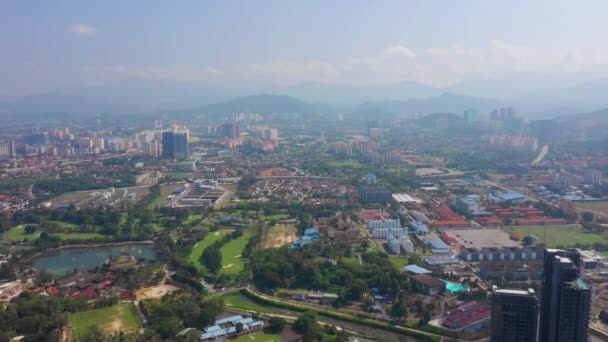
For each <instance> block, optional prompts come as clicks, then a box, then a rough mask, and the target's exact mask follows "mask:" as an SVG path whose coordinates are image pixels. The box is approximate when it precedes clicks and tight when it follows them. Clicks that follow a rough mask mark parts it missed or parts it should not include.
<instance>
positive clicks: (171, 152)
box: [162, 132, 188, 160]
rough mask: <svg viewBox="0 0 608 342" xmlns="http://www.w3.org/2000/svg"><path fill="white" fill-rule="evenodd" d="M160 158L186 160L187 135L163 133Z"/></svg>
mask: <svg viewBox="0 0 608 342" xmlns="http://www.w3.org/2000/svg"><path fill="white" fill-rule="evenodd" d="M162 145H163V152H162V157H163V158H167V159H175V160H184V159H188V135H187V134H186V133H174V132H163V136H162Z"/></svg>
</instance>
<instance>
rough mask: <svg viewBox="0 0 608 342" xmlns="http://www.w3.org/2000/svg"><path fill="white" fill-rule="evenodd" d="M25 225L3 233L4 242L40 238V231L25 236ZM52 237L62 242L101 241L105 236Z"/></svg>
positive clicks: (73, 234) (79, 234)
mask: <svg viewBox="0 0 608 342" xmlns="http://www.w3.org/2000/svg"><path fill="white" fill-rule="evenodd" d="M23 227H25V225H23V224H22V225H19V226H16V227H14V228H13V229H11V230H9V231H8V232H6V233H4V236H3V238H4V240H6V241H23V240H25V241H30V240H35V239H37V238H38V237H39V236H40V233H41V232H40V231H35V232H34V233H33V234H25V230H24V229H23ZM52 235H53V236H57V237H59V238H61V239H62V240H93V239H103V238H104V237H105V236H103V235H101V234H98V233H56V234H52Z"/></svg>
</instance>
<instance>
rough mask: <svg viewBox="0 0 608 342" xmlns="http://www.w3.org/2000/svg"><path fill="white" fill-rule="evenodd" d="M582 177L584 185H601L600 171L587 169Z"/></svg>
mask: <svg viewBox="0 0 608 342" xmlns="http://www.w3.org/2000/svg"><path fill="white" fill-rule="evenodd" d="M583 177H584V179H585V184H591V185H601V184H602V171H599V170H593V169H587V170H585V171H584V174H583Z"/></svg>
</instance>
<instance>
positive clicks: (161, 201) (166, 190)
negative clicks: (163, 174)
mask: <svg viewBox="0 0 608 342" xmlns="http://www.w3.org/2000/svg"><path fill="white" fill-rule="evenodd" d="M183 186H184V184H166V185H161V186H160V196H158V197H157V198H155V199H154V201H152V202H151V203H150V204H149V205H148V209H154V208H155V207H156V206H158V207H164V206H166V205H167V203H168V202H167V201H166V199H167V196H169V195H171V194H172V193H173V191H174V190H175V189H177V188H181V187H183Z"/></svg>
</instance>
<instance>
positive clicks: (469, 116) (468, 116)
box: [463, 109, 477, 126]
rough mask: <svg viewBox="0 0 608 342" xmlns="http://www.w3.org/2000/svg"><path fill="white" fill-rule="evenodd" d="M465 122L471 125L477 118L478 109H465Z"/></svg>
mask: <svg viewBox="0 0 608 342" xmlns="http://www.w3.org/2000/svg"><path fill="white" fill-rule="evenodd" d="M463 117H464V123H465V124H466V125H467V126H469V125H472V124H473V123H474V122H475V120H477V111H476V110H475V109H467V110H465V111H464V115H463Z"/></svg>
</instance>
